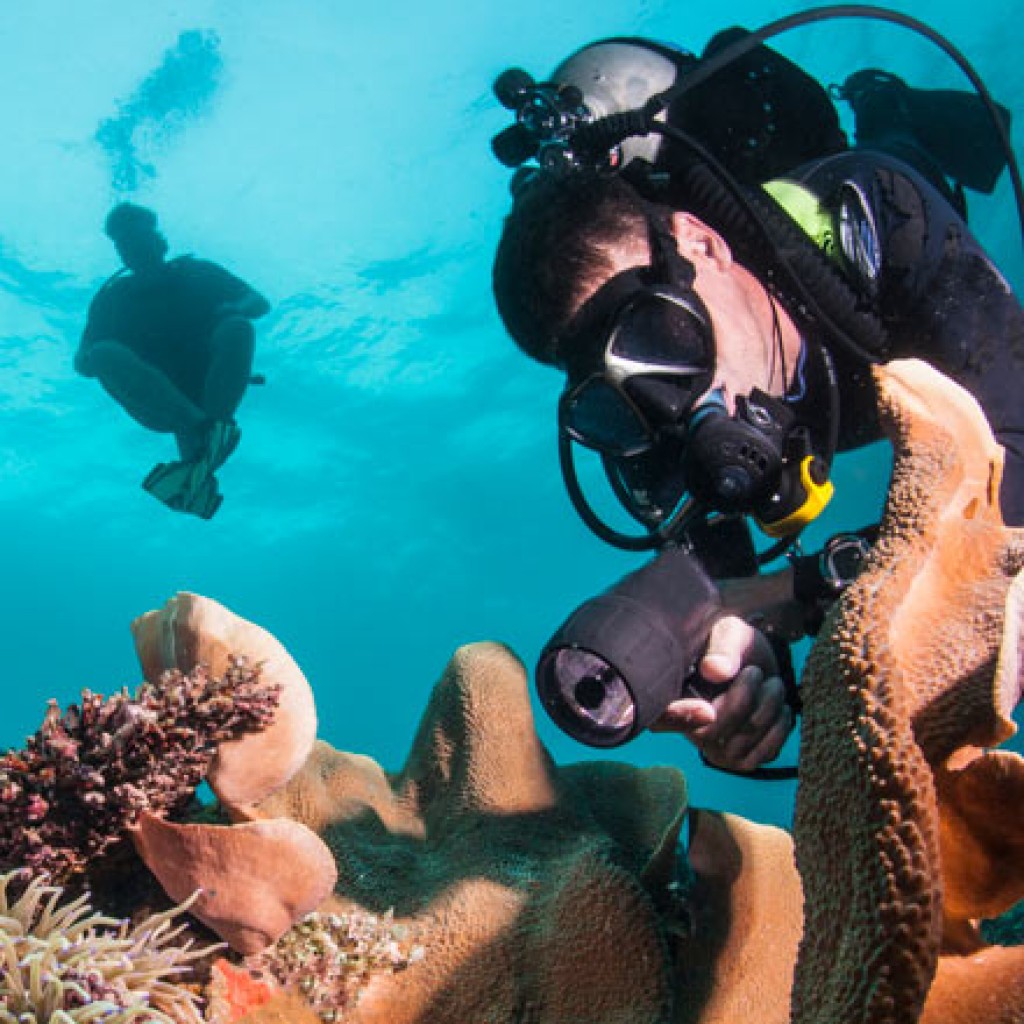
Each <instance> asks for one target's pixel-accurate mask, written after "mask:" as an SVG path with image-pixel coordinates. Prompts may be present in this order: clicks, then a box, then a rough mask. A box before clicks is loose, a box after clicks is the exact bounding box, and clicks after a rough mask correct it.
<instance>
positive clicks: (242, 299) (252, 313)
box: [217, 287, 270, 320]
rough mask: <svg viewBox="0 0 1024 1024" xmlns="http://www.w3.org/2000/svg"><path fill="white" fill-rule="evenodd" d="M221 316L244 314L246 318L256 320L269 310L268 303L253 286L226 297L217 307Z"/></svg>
mask: <svg viewBox="0 0 1024 1024" xmlns="http://www.w3.org/2000/svg"><path fill="white" fill-rule="evenodd" d="M217 312H218V314H219V315H221V316H244V317H245V318H246V319H247V320H258V319H259V318H260V317H261V316H266V314H267V313H269V312H270V303H269V302H267V300H266V299H265V298H264V297H263V296H262V295H260V293H259V292H258V291H256V290H255V289H253V288H248V287H247V289H246V291H245V293H244V294H242V295H240V296H238V297H237V298H234V299H228V300H227V301H226V302H222V303H221V304H220V306H218V307H217Z"/></svg>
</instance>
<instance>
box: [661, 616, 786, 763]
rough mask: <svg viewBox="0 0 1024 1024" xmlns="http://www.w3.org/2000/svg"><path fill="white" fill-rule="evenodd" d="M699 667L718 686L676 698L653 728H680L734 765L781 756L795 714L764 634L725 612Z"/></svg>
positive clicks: (715, 758)
mask: <svg viewBox="0 0 1024 1024" xmlns="http://www.w3.org/2000/svg"><path fill="white" fill-rule="evenodd" d="M698 671H699V672H700V675H701V677H702V678H703V679H704V680H705V681H706V682H708V683H711V684H714V685H716V686H718V687H721V690H720V692H719V693H718V694H717V695H716V696H714V697H712V698H711V700H703V699H701V698H699V697H684V698H683V699H681V700H677V701H674V702H673V703H671V704H670V705H669V706H668V707H667V708H666V709H665V712H664V714H662V716H661V717H660V718H659V719H658V720H657V721H656V722H655V723H654V724H653V725H652V726H651V730H652V731H653V732H681V733H682V734H683V735H684V736H686V737H688V738H689V739H690V740H691V741H692V742H693V743H694V744H695V745H696V746H697V748H698V749H699V750H700V751H701V753H702V754H703V755H704V757H705V758H707V760H708V761H710V762H711V763H712V764H713V765H716V766H717V767H719V768H728V769H731V770H732V771H739V772H748V771H753V770H754V769H755V768H758V767H760V766H761V765H763V764H765V763H766V762H768V761H771V760H774V758H776V757H778V755H779V751H780V750H781V749H782V745H783V744H784V743H785V742H786V737H787V736H789V734H790V732H791V731H792V728H793V722H794V717H793V711H792V709H791V708H790V707H789V705H788V704H786V700H785V696H786V688H785V685H784V683H783V681H782V679H781V678H780V676H779V673H778V666H777V665H776V663H775V655H774V654H773V652H772V648H771V644H769V643H768V640H767V639H766V638H765V636H764V635H763V634H762V633H760V632H758V631H757V630H756V629H754V627H753V626H751V625H749V624H748V623H747V622H745V621H744V620H743V619H740V618H738V617H736V616H735V615H726V616H724V617H723V618H721V619H719V620H718V622H716V623H715V625H714V626H713V627H712V630H711V635H710V637H709V638H708V647H707V650H706V651H705V653H704V657H703V658H702V659H701V661H700V664H699V665H698Z"/></svg>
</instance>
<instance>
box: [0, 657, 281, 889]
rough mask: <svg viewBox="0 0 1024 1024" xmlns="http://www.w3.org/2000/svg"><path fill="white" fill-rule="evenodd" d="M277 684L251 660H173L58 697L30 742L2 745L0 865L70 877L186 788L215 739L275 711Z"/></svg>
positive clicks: (176, 804) (171, 810) (178, 805)
mask: <svg viewBox="0 0 1024 1024" xmlns="http://www.w3.org/2000/svg"><path fill="white" fill-rule="evenodd" d="M277 694H278V690H277V687H275V686H273V685H270V684H264V683H263V682H262V681H261V679H260V676H259V672H258V671H257V670H256V669H255V667H253V666H252V664H251V663H245V662H241V661H237V660H230V661H227V662H225V663H224V664H223V666H222V668H221V672H220V674H218V675H211V673H210V672H208V671H207V670H206V669H205V668H202V667H197V668H195V669H194V670H193V671H190V672H189V673H188V674H187V675H183V674H182V673H181V672H178V671H173V672H169V673H166V674H165V675H163V676H162V677H161V678H160V679H159V680H157V681H155V682H153V683H144V684H143V685H141V686H140V687H139V688H138V690H137V691H136V693H135V694H134V695H129V693H128V691H127V690H123V691H121V692H120V693H116V694H114V695H113V696H110V697H106V698H104V697H102V696H100V695H99V694H94V693H90V692H89V691H84V692H83V694H82V700H81V704H78V705H76V704H72V705H71V706H70V707H69V708H67V710H65V711H63V712H62V711H61V710H60V708H59V707H58V705H57V703H56V702H55V701H52V702H51V703H50V707H49V710H48V711H47V713H46V717H45V719H44V721H43V724H42V726H41V727H40V728H39V730H38V731H37V732H36V733H35V735H34V736H32V737H30V738H29V740H28V743H27V745H26V747H25V749H24V750H21V751H7V752H6V753H5V754H3V755H2V756H0V868H14V867H17V868H21V867H26V868H29V869H30V870H32V871H34V872H38V873H46V874H47V875H49V877H51V878H52V879H53V880H54V881H57V882H61V883H65V882H67V881H69V880H70V879H71V878H72V877H74V876H75V875H78V874H80V873H81V872H83V871H84V870H85V868H86V866H87V865H88V864H89V863H90V861H92V860H94V859H95V858H97V857H99V856H100V855H101V854H103V853H104V852H105V851H107V850H108V849H109V848H110V847H111V846H112V845H113V844H115V843H117V842H118V841H120V840H121V839H122V838H123V837H124V834H125V831H126V829H128V828H129V827H130V826H131V825H132V824H133V823H134V822H135V820H136V819H137V818H138V815H139V814H140V813H141V812H142V811H144V810H151V811H154V812H156V813H160V814H168V815H173V814H177V813H178V812H180V811H181V810H182V809H183V808H184V807H185V805H186V804H187V803H188V801H189V800H190V799H191V797H192V795H193V793H194V792H195V789H196V787H197V786H198V785H199V783H200V782H201V781H202V779H203V777H204V775H205V774H206V771H207V768H208V766H209V764H210V761H211V759H212V758H213V756H214V753H215V751H216V748H217V745H218V744H219V743H222V742H224V741H226V740H230V739H232V738H234V737H236V736H238V735H240V734H242V733H244V732H247V731H249V730H258V729H261V728H263V727H264V726H265V725H266V724H267V723H268V722H269V721H270V720H271V718H272V717H273V715H274V711H275V708H276V705H277Z"/></svg>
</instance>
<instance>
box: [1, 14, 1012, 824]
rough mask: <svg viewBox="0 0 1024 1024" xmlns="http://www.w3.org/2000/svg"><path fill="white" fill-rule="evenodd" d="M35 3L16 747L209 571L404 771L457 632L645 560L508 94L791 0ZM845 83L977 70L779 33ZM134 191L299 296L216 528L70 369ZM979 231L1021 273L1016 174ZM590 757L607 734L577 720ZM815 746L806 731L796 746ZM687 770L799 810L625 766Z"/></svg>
mask: <svg viewBox="0 0 1024 1024" xmlns="http://www.w3.org/2000/svg"><path fill="white" fill-rule="evenodd" d="M360 8H361V10H360V12H359V13H355V14H353V13H347V12H348V11H349V10H350V9H351V5H343V4H339V3H336V2H335V0H250V2H248V3H245V4H241V3H232V2H229V0H182V2H179V3H176V4H173V5H139V4H137V3H134V2H130V0H87V2H84V3H75V2H72V0H37V2H35V3H33V4H32V5H20V8H19V12H18V16H17V18H16V19H11V18H8V19H5V23H4V26H3V28H2V29H0V67H2V68H3V69H4V72H3V79H4V87H3V89H0V124H3V125H4V129H5V134H6V137H5V140H4V141H5V146H4V150H5V154H6V155H5V157H4V159H3V160H2V161H0V537H2V538H4V557H3V596H2V598H0V600H2V608H0V622H2V628H0V664H2V666H3V677H4V688H5V691H6V700H5V706H4V714H3V716H2V721H0V745H2V746H15V745H20V744H21V743H22V741H23V739H24V736H25V735H26V734H27V733H30V732H31V731H33V730H34V729H35V728H36V726H37V725H38V723H39V720H40V718H41V716H42V712H43V709H44V703H45V700H46V699H47V698H48V697H56V698H57V699H58V700H59V701H61V703H64V704H66V703H68V702H70V701H72V700H75V699H77V697H78V693H79V690H80V689H81V688H82V687H89V688H91V689H93V690H98V691H100V692H109V691H111V690H112V689H115V688H117V687H120V686H122V685H129V686H133V685H135V684H136V683H137V682H138V680H139V670H138V666H137V664H136V662H135V657H134V653H133V648H132V643H131V638H130V635H129V633H128V625H129V622H130V621H131V619H132V618H134V617H135V616H137V615H139V614H141V613H142V612H144V611H146V610H148V609H150V608H153V607H157V606H159V605H160V604H162V603H163V602H164V601H165V600H166V599H167V598H168V597H170V596H171V595H173V594H174V593H175V592H176V591H178V590H193V591H198V592H200V593H203V594H206V595H208V596H210V597H213V598H216V599H217V600H219V601H222V602H223V603H225V604H227V605H228V606H229V607H231V608H232V609H234V610H235V611H236V612H238V613H239V614H241V615H243V616H245V617H247V618H250V619H252V620H254V621H256V622H258V623H259V624H261V625H262V626H264V627H265V628H267V629H269V630H270V631H271V632H273V633H274V634H276V635H277V636H278V638H279V639H280V640H281V641H282V642H283V643H285V644H286V645H287V647H288V648H289V650H290V651H291V652H292V654H293V655H294V657H295V658H296V659H297V661H298V662H299V664H300V665H301V666H302V668H303V669H304V670H305V672H306V674H307V676H308V678H309V679H310V681H311V683H312V685H313V688H314V691H315V693H316V696H317V701H318V707H319V712H320V719H321V727H320V732H321V735H322V736H323V737H324V738H325V739H327V740H329V741H330V742H332V743H333V744H334V745H336V746H338V747H341V748H343V749H348V750H355V751H359V752H362V753H366V754H369V755H371V756H372V757H374V758H376V759H377V760H379V761H380V762H381V763H382V764H383V765H384V766H385V767H386V768H388V769H397V768H398V767H400V766H401V763H402V761H403V760H404V758H405V755H406V751H407V749H408V745H409V742H410V738H411V736H412V733H413V730H414V728H415V726H416V723H417V720H418V718H419V715H420V713H421V711H422V709H423V707H424V703H425V700H426V697H427V694H428V692H429V689H430V687H431V686H432V684H433V683H434V681H435V680H436V678H437V677H438V675H439V674H440V672H441V670H442V669H443V667H444V665H445V662H446V661H447V659H448V657H449V655H450V654H451V652H452V651H453V650H454V648H455V647H457V646H458V645H459V644H462V643H466V642H469V641H474V640H481V639H494V640H501V641H503V642H505V643H507V644H508V645H510V646H511V647H512V648H513V649H514V650H516V651H517V652H518V653H519V655H520V656H521V657H522V658H523V659H524V660H525V661H526V663H527V664H528V665H530V666H531V667H532V665H533V663H534V661H535V659H536V655H537V653H538V651H539V650H540V648H541V646H542V645H543V643H544V641H545V640H546V639H547V637H548V635H549V634H550V633H551V631H552V630H553V629H554V627H555V626H556V625H558V623H559V622H561V621H562V619H563V618H564V617H565V615H566V614H567V613H568V612H569V610H571V608H573V607H574V606H575V605H576V604H578V603H579V602H580V601H581V600H583V599H584V598H585V597H588V596H590V595H591V594H592V593H594V592H596V591H597V590H598V589H601V588H603V587H604V586H606V585H608V584H609V583H610V582H612V581H613V580H614V579H616V578H618V577H619V576H620V575H621V574H622V573H624V572H625V571H627V570H629V569H631V568H634V567H635V566H636V565H638V564H639V561H638V559H637V558H636V557H634V556H627V555H624V554H621V553H617V552H615V551H612V550H611V549H608V548H605V547H604V546H602V545H601V544H600V543H599V542H598V541H597V540H595V539H593V538H592V537H591V536H590V535H589V534H588V533H587V532H586V531H585V529H584V528H583V527H582V525H580V524H579V523H578V522H577V520H576V518H575V516H574V513H573V512H572V509H571V507H570V506H569V503H568V501H567V499H566V498H565V496H564V494H563V491H562V485H561V481H560V479H559V477H558V472H557V460H556V456H555V445H554V402H555V398H556V395H557V392H558V387H559V379H558V377H557V376H556V375H555V374H553V373H552V372H551V371H549V370H545V369H543V368H541V367H538V366H535V365H533V364H532V363H530V362H529V361H528V360H526V359H525V358H524V357H522V356H520V355H519V354H518V352H517V351H516V350H515V349H514V347H513V346H512V344H511V343H510V342H509V341H508V340H507V339H506V337H505V336H504V335H503V332H502V329H501V326H500V324H499V322H498V319H497V316H496V314H495V313H494V311H493V309H492V305H491V300H490V293H489V275H490V263H491V257H492V253H493V249H494V245H495V242H496V239H497V235H498V231H499V227H500V222H501V218H502V216H503V215H504V212H505V209H506V205H507V192H506V180H507V172H506V171H505V170H504V169H502V168H501V167H500V166H499V165H498V164H497V163H496V161H494V160H493V159H492V157H491V156H490V152H489V140H490V137H491V136H492V135H493V134H494V133H495V132H496V131H498V130H499V129H500V128H502V127H503V126H504V124H505V112H504V111H502V110H501V108H500V107H499V106H498V105H497V103H496V101H494V100H493V98H492V96H491V93H490V84H491V82H492V80H493V79H494V77H495V76H496V75H497V74H498V73H499V72H500V71H501V70H503V69H504V68H505V67H507V66H508V65H510V64H519V65H522V66H524V67H526V68H528V69H530V70H531V71H533V72H534V73H535V74H537V75H538V77H542V76H543V75H544V74H545V73H546V72H547V71H549V70H550V69H551V67H553V65H554V64H555V63H557V61H558V59H559V58H560V57H561V56H563V55H564V54H566V53H567V52H569V51H571V50H572V49H575V48H576V47H577V46H579V45H581V44H582V43H584V42H586V41H588V40H590V39H593V38H597V37H601V36H606V35H613V34H643V35H647V36H652V37H655V38H659V39H663V40H667V41H674V42H677V43H679V44H682V45H687V46H692V47H694V48H700V47H702V46H703V45H704V43H705V42H706V41H707V39H708V38H709V37H710V36H711V35H712V34H713V33H714V32H715V31H716V30H717V29H719V28H722V27H725V26H726V25H727V24H734V23H740V24H746V25H748V26H750V27H755V26H757V25H759V24H761V23H762V22H764V21H767V20H770V19H772V18H775V17H779V16H781V15H783V14H788V13H790V12H791V11H792V10H793V9H794V8H792V7H791V6H789V5H787V4H766V3H753V2H746V3H734V4H732V5H730V7H729V12H728V17H727V19H722V18H721V17H720V16H719V14H718V13H717V12H716V10H715V9H714V7H713V6H702V7H697V6H696V5H682V4H679V3H675V2H671V0H664V2H657V0H642V2H639V3H631V4H627V3H623V2H619V3H615V4H612V3H608V2H606V0H564V2H563V3H561V4H557V5H552V4H548V3H541V2H539V0H523V2H521V3H519V4H515V5H513V4H504V5H493V4H479V5H466V4H463V3H451V4H443V3H439V2H427V3H422V2H416V3H414V2H412V0H384V2H381V3H377V4H372V5H360ZM897 9H899V10H902V11H904V12H907V13H911V14H914V15H916V16H918V17H922V18H926V19H928V20H929V21H930V22H931V24H933V25H934V26H935V27H936V28H938V29H940V30H941V31H943V32H944V33H946V34H948V35H949V36H951V37H952V38H953V40H954V41H955V43H956V44H957V45H958V46H959V47H960V49H962V50H963V51H965V52H966V53H967V55H968V56H969V57H970V58H971V59H972V60H973V61H974V62H975V64H976V66H977V67H978V69H979V70H980V71H981V73H982V74H983V76H984V77H985V79H986V81H987V83H988V84H989V86H990V88H991V89H992V91H993V92H994V93H995V94H996V95H997V96H998V97H999V98H1000V99H1001V100H1002V101H1003V102H1004V103H1005V104H1007V105H1008V106H1010V107H1011V108H1013V109H1014V112H1015V114H1016V115H1017V116H1018V118H1020V117H1024V108H1022V106H1021V103H1020V97H1021V95H1022V92H1024V81H1022V78H1024V68H1022V65H1021V62H1020V60H1019V58H1018V55H1017V53H1016V51H1015V48H1014V47H1012V46H1007V45H1006V41H1007V38H1008V37H1007V33H1008V32H1012V31H1015V30H1013V29H1012V26H1013V25H1014V24H1015V22H1016V19H1017V17H1018V15H1017V13H1016V9H1017V8H1016V4H1011V2H1010V0H983V2H980V3H973V4H970V5H959V4H958V5H953V4H948V3H942V4H934V3H932V4H925V3H923V2H919V3H915V4H900V5H898V7H897ZM779 47H780V49H782V50H783V51H784V52H785V53H786V54H788V55H789V56H792V57H794V58H796V59H797V60H799V61H801V62H802V63H804V64H805V66H807V67H808V68H809V69H811V70H812V71H814V72H815V73H816V74H818V75H819V76H820V77H821V78H822V79H823V80H825V81H842V80H843V78H845V76H846V75H847V74H848V73H849V72H851V71H853V70H856V69H858V68H861V67H867V66H882V67H886V68H888V69H890V70H892V71H894V72H896V73H898V74H900V75H902V76H903V77H905V78H907V79H908V80H909V81H911V82H913V83H914V84H922V85H932V86H936V87H938V86H944V87H961V86H962V85H963V84H964V83H963V79H962V78H961V77H960V76H959V73H958V72H957V71H956V69H955V68H954V67H953V66H952V65H951V64H950V63H949V62H948V61H947V60H946V58H944V57H943V56H942V55H941V54H940V53H939V51H938V50H937V49H935V48H934V47H932V46H931V45H930V44H927V43H925V42H923V41H921V40H919V39H918V38H916V37H913V36H911V35H909V34H908V33H907V32H905V31H904V30H901V29H898V28H894V27H892V26H887V25H876V24H869V23H866V22H861V21H856V22H851V21H847V22H843V23H838V24H837V23H832V24H830V25H826V26H820V27H814V28H809V29H803V30H800V31H799V32H797V33H794V34H790V35H789V36H787V37H785V39H783V40H782V41H781V42H780V43H779ZM128 197H131V198H133V199H135V200H136V201H138V202H142V203H144V204H146V205H149V206H152V207H153V208H154V209H156V210H157V212H158V213H159V215H160V218H161V224H162V227H163V229H164V231H165V233H166V234H167V236H168V238H169V240H170V242H171V246H172V251H173V252H193V253H195V254H197V255H201V256H204V257H207V258H210V259H214V260H217V261H219V262H222V263H223V264H224V265H226V266H227V267H229V268H230V269H232V270H234V271H235V272H236V273H238V274H240V275H241V276H242V277H244V278H246V279H247V280H249V281H250V282H252V283H253V285H254V286H256V287H257V288H258V289H259V290H261V291H262V292H263V293H264V294H266V295H267V296H268V298H270V300H271V301H272V302H273V303H274V310H273V312H272V313H271V314H270V315H269V316H268V317H267V318H265V319H264V320H262V321H260V323H259V327H258V355H257V370H258V371H259V372H261V373H265V374H266V376H267V379H268V383H267V386H266V387H265V388H255V389H253V390H251V391H250V393H249V395H248V397H247V399H246V401H245V403H244V405H243V407H242V409H241V412H240V415H239V420H240V423H241V425H242V429H243V440H242V446H241V448H240V449H239V451H238V453H237V454H236V456H235V457H234V458H233V459H232V461H231V462H230V463H229V464H228V465H227V466H226V467H225V468H224V470H223V472H222V474H221V477H222V485H223V490H224V491H225V494H226V500H225V503H224V507H223V508H222V509H221V511H220V512H219V513H218V515H217V516H216V518H215V519H214V520H212V521H211V522H201V521H199V520H196V519H191V518H186V517H184V516H179V515H176V514H174V513H172V512H170V511H168V510H167V509H165V508H164V507H163V506H162V505H160V504H158V503H157V502H156V501H154V500H153V499H152V498H150V497H149V496H148V495H146V494H145V493H144V492H143V491H142V489H141V488H140V486H139V484H140V482H141V480H142V479H143V477H144V476H145V475H146V473H147V471H148V470H149V469H150V467H151V466H152V465H153V464H154V463H156V462H158V461H163V460H165V459H167V458H168V457H170V456H171V446H170V443H169V441H168V439H167V438H165V437H161V436H158V435H155V434H149V433H147V432H145V431H143V430H142V429H141V428H139V427H137V426H135V425H134V424H133V423H132V422H131V421H129V420H128V418H127V417H126V416H125V415H124V414H123V413H122V412H121V411H120V410H119V409H118V408H117V407H115V406H114V405H113V403H111V402H110V401H109V400H108V399H107V398H106V396H105V395H104V394H103V393H102V392H101V391H100V390H99V388H98V387H97V386H96V385H95V383H94V382H91V381H85V380H83V379H81V378H79V377H76V376H75V375H74V373H73V371H72V368H71V357H72V354H73V351H74V347H75V345H76V344H77V339H78V335H79V332H80V331H81V327H82V324H83V318H84V313H85V309H86V306H87V304H88V301H89V298H90V296H91V295H92V293H93V292H94V290H95V289H96V288H97V287H98V286H99V284H100V283H101V282H102V281H103V280H104V278H105V277H106V276H107V275H108V274H110V273H111V272H113V270H114V269H116V263H115V259H114V254H113V252H112V250H111V248H110V245H109V243H108V241H107V240H106V239H105V238H104V237H103V235H102V232H101V224H102V220H103V217H104V215H105V213H106V211H107V210H108V208H109V207H110V206H111V205H112V203H113V202H114V201H116V200H118V199H121V198H128ZM972 223H973V225H974V227H975V229H976V230H977V232H978V233H979V234H980V235H981V237H982V238H983V239H984V241H985V242H986V243H987V244H988V246H989V247H990V250H991V251H992V252H993V254H994V255H995V256H996V258H997V260H998V262H1000V264H1001V265H1002V266H1003V268H1004V269H1005V270H1006V272H1007V273H1008V274H1009V276H1010V278H1011V280H1013V281H1014V282H1015V283H1017V284H1018V286H1019V284H1020V282H1021V281H1022V280H1024V264H1022V261H1021V256H1020V245H1019V237H1018V230H1017V224H1016V218H1015V213H1014V210H1013V205H1012V202H1011V198H1010V192H1009V188H1008V183H1007V181H1006V179H1005V177H1004V179H1003V181H1002V182H1001V184H1000V188H999V190H998V191H997V193H996V195H995V196H993V197H991V198H977V199H975V200H974V202H973V204H972ZM884 467H885V456H884V452H882V451H881V450H876V451H873V452H871V453H868V454H867V455H865V456H859V457H857V458H856V459H850V460H847V462H846V464H845V465H844V466H842V467H841V469H840V474H839V487H840V494H845V495H846V496H847V501H846V502H845V503H844V510H843V514H842V515H840V514H839V513H836V512H834V513H830V518H829V519H828V521H827V522H826V523H825V525H824V527H823V530H824V531H825V532H832V531H833V530H835V529H838V528H839V527H841V526H847V525H860V524H861V523H863V522H864V521H866V520H867V519H868V518H870V517H871V515H872V514H873V512H874V510H875V509H877V507H878V505H879V503H880V500H881V497H880V496H881V494H882V488H883V486H884V474H885V468H884ZM539 726H540V729H541V732H542V735H543V736H544V739H545V740H546V741H547V742H548V744H549V745H550V747H551V748H552V750H553V752H554V754H555V756H556V757H557V758H558V759H559V760H562V761H569V760H577V759H580V758H583V757H589V756H592V755H591V753H590V752H589V751H588V750H587V749H585V748H583V747H580V746H577V745H575V744H573V743H571V742H570V741H569V740H567V739H565V738H564V737H562V736H561V735H560V734H558V733H557V732H556V731H555V730H554V728H553V727H551V726H549V725H548V723H547V721H546V720H544V721H541V722H540V723H539ZM792 753H793V754H795V752H792ZM613 756H615V757H620V758H623V759H628V760H630V761H633V762H634V763H638V764H648V763H653V762H669V763H676V764H678V765H680V766H681V767H682V768H683V769H684V770H685V771H686V773H687V776H688V778H689V780H690V783H691V788H692V791H693V799H694V802H696V803H698V804H701V805H703V806H711V807H722V808H727V809H730V810H734V811H737V812H738V813H742V814H746V815H748V816H750V817H753V818H755V819H757V820H763V821H779V822H784V821H786V820H787V819H788V813H789V802H790V800H791V796H792V790H791V787H789V786H788V785H767V784H756V783H749V782H737V781H734V780H731V779H727V778H724V777H723V776H721V775H717V774H715V773H712V772H710V771H708V770H706V769H704V768H703V767H702V766H701V765H700V764H699V762H698V761H697V759H696V757H695V755H694V753H693V751H692V749H691V748H690V747H689V745H688V744H687V743H685V741H683V740H681V739H679V738H677V737H671V736H658V737H654V736H649V737H645V738H643V739H641V740H639V741H637V742H635V743H633V744H632V745H630V746H629V747H628V748H624V749H622V750H619V751H617V752H615V754H614V755H613Z"/></svg>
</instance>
